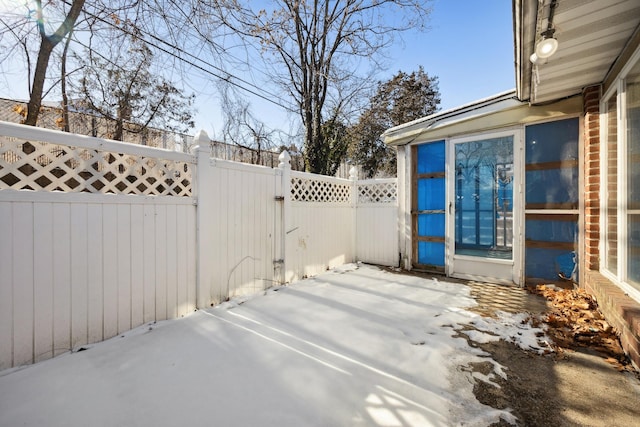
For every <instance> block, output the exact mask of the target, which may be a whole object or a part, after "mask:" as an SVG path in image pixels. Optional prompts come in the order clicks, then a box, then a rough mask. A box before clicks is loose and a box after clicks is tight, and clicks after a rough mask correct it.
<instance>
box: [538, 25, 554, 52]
mask: <svg viewBox="0 0 640 427" xmlns="http://www.w3.org/2000/svg"><path fill="white" fill-rule="evenodd" d="M554 32H555V30H554V29H552V28H550V29H548V30H547V31H545V32H544V33H542V40H541V41H540V42H539V43H538V44H537V45H536V53H535V55H536V57H537V58H538V59H547V58H549V57H550V56H551V55H553V54H554V53H556V50H558V40H556V39H555V37H553V33H554Z"/></svg>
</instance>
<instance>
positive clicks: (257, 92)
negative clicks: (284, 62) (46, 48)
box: [65, 1, 297, 113]
mask: <svg viewBox="0 0 640 427" xmlns="http://www.w3.org/2000/svg"><path fill="white" fill-rule="evenodd" d="M65 4H67V5H69V4H70V3H69V2H68V1H65ZM84 13H85V14H87V15H89V16H91V17H93V18H95V19H96V20H98V21H100V22H103V23H105V24H107V25H109V26H111V27H113V28H115V29H117V30H119V31H121V32H123V33H125V34H127V35H130V36H132V37H136V38H138V39H140V40H142V41H143V42H144V43H146V44H147V45H149V46H152V47H154V48H156V49H158V50H160V51H162V52H164V53H166V54H168V55H169V56H171V57H173V58H176V59H178V60H179V61H182V62H184V63H186V64H188V65H190V66H192V67H194V68H196V69H198V70H200V71H203V72H204V73H206V74H209V75H211V76H213V77H216V78H218V79H220V80H223V81H225V82H227V83H229V84H231V85H233V86H235V87H237V88H239V89H241V90H243V91H245V92H247V93H250V94H252V95H254V96H257V97H259V98H261V99H263V100H265V101H267V102H269V103H271V104H274V105H276V106H278V107H280V108H282V109H284V110H286V111H288V112H293V113H296V112H297V110H296V109H294V108H293V107H291V106H288V105H285V104H284V100H282V99H281V98H280V97H279V96H278V95H276V94H274V93H271V92H269V91H266V90H264V89H263V88H261V87H259V86H257V85H255V84H254V83H251V82H249V81H247V80H245V79H242V78H240V77H238V76H236V75H234V74H232V73H230V72H228V71H226V70H224V69H222V68H220V67H218V66H216V65H214V64H211V63H210V62H208V61H205V60H203V59H201V58H199V57H197V56H195V55H193V54H191V53H189V52H186V51H185V50H184V49H182V48H180V47H179V46H176V45H174V44H172V43H169V42H167V41H165V40H163V39H161V38H160V37H158V36H156V35H154V34H151V33H150V32H148V31H145V30H143V29H141V28H138V27H136V29H137V30H138V31H140V33H141V34H143V35H145V34H146V35H147V36H148V37H151V38H152V39H153V40H156V41H158V42H160V43H162V44H163V45H166V46H168V47H169V48H171V49H174V50H175V51H177V52H179V53H181V54H183V55H186V56H189V57H191V58H193V59H195V60H197V61H199V62H201V63H203V64H205V66H208V67H211V68H212V69H214V70H216V71H218V72H221V73H224V74H225V75H220V74H217V73H216V72H214V71H212V70H211V69H207V68H205V67H204V66H201V65H199V64H196V63H195V62H193V61H191V60H189V59H186V58H184V57H182V56H180V55H177V54H176V53H174V52H172V51H169V50H167V49H166V48H163V47H161V46H159V45H158V44H156V43H152V42H150V41H149V40H147V39H145V38H144V37H140V35H138V34H134V33H133V32H131V31H128V30H126V29H124V28H121V27H118V26H117V25H115V24H114V23H112V22H109V21H108V20H105V19H104V18H102V17H100V16H98V15H96V14H95V13H92V12H89V11H88V10H84ZM208 41H209V42H211V41H210V40H208ZM77 42H78V43H79V44H80V45H82V46H84V47H85V48H88V47H87V46H86V45H83V44H82V43H80V42H79V41H77ZM236 59H237V58H236ZM234 79H235V80H237V81H238V82H241V83H243V84H245V85H247V86H250V87H252V88H254V89H250V88H248V87H245V86H243V85H242V84H241V83H238V82H236V81H234ZM274 98H275V99H277V100H278V101H280V102H278V101H276V100H275V99H274Z"/></svg>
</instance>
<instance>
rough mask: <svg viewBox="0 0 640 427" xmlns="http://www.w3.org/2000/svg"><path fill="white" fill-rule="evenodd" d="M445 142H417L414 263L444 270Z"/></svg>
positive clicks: (415, 154)
mask: <svg viewBox="0 0 640 427" xmlns="http://www.w3.org/2000/svg"><path fill="white" fill-rule="evenodd" d="M445 152H446V150H445V142H444V141H436V142H430V143H426V144H420V145H417V146H414V152H413V155H414V159H415V161H414V163H413V165H414V167H413V172H414V173H413V177H414V193H413V194H414V197H413V207H412V219H413V234H414V238H413V265H414V266H415V267H417V268H420V269H426V270H434V271H439V272H444V265H445V214H446V211H445V198H446V180H445V179H446V178H445V165H446V161H445V160H446V159H445Z"/></svg>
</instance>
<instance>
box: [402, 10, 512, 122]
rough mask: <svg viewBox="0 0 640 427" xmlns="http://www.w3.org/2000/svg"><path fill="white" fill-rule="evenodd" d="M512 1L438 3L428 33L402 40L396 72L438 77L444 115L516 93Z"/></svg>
mask: <svg viewBox="0 0 640 427" xmlns="http://www.w3.org/2000/svg"><path fill="white" fill-rule="evenodd" d="M513 64H514V56H513V18H512V12H511V0H483V1H480V0H436V1H435V2H434V3H433V12H432V15H431V30H430V31H429V32H427V33H426V34H422V35H418V36H417V37H415V38H413V39H411V40H409V39H407V40H406V48H405V49H404V51H402V52H399V53H398V55H397V66H396V67H395V68H396V69H394V70H392V71H393V72H392V73H391V75H392V74H394V72H395V71H397V69H402V70H403V71H412V70H415V69H417V68H418V66H419V65H422V66H423V67H424V69H425V71H426V72H427V73H428V74H429V75H435V76H438V79H439V82H440V94H441V97H442V104H441V107H442V109H443V110H446V109H449V108H453V107H457V106H459V105H462V104H466V103H468V102H472V101H475V100H478V99H482V98H486V97H487V96H490V95H494V94H496V93H499V92H503V91H506V90H510V89H513V88H515V71H514V65H513Z"/></svg>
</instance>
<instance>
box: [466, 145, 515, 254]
mask: <svg viewBox="0 0 640 427" xmlns="http://www.w3.org/2000/svg"><path fill="white" fill-rule="evenodd" d="M454 179H455V208H456V210H455V218H454V221H455V253H456V254H459V255H471V256H480V257H488V258H503V259H511V258H512V246H513V211H512V205H513V137H512V136H508V137H501V138H492V139H486V140H480V141H470V142H464V143H459V144H456V146H455V177H454Z"/></svg>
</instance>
